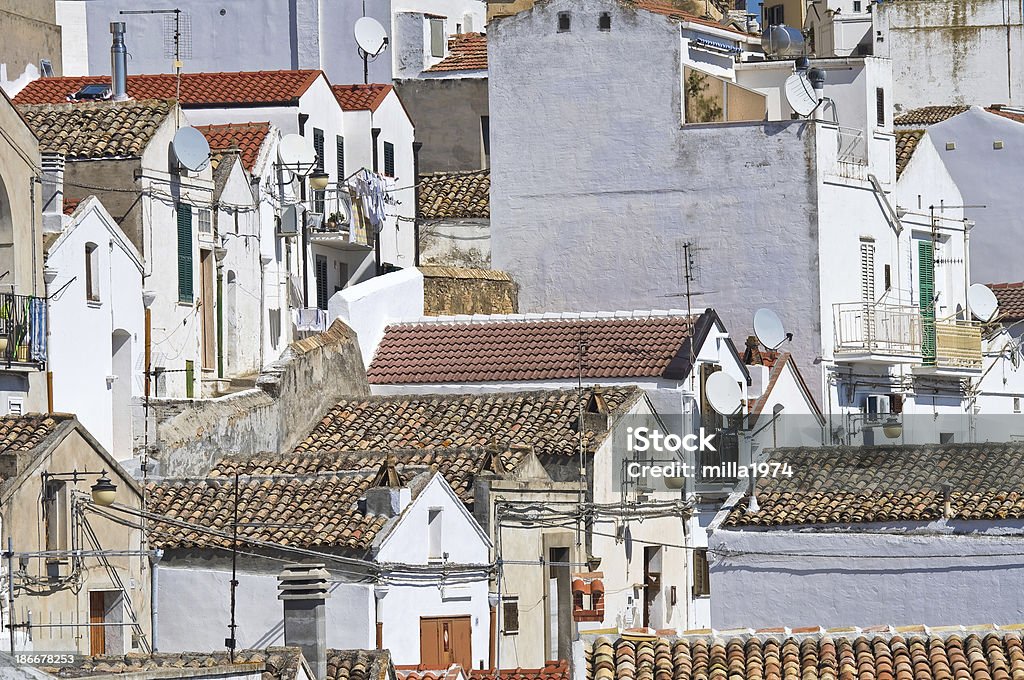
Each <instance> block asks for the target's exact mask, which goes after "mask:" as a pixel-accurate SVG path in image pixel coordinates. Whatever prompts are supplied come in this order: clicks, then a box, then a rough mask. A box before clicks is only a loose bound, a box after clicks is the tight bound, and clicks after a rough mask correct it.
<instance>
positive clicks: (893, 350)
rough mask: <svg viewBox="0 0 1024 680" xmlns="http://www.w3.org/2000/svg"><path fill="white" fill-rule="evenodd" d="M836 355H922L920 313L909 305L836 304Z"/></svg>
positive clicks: (834, 312) (834, 307)
mask: <svg viewBox="0 0 1024 680" xmlns="http://www.w3.org/2000/svg"><path fill="white" fill-rule="evenodd" d="M832 307H833V316H834V321H835V348H836V353H837V354H841V353H850V352H855V353H869V354H885V355H910V356H916V357H919V356H921V338H922V336H921V310H920V309H918V308H917V307H913V306H910V305H886V304H870V303H864V302H841V303H839V304H836V305H833V306H832Z"/></svg>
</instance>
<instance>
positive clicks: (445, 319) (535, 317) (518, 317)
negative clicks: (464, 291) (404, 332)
mask: <svg viewBox="0 0 1024 680" xmlns="http://www.w3.org/2000/svg"><path fill="white" fill-rule="evenodd" d="M701 313H702V312H693V311H690V312H687V311H686V310H683V309H675V308H673V309H650V310H642V309H638V310H631V311H624V310H619V311H615V312H605V311H601V312H530V313H525V314H456V315H441V316H421V317H418V318H416V319H408V320H403V321H396V322H394V323H391V324H388V326H420V325H453V324H460V323H461V324H484V323H492V322H499V321H504V322H512V323H532V322H535V321H614V320H616V319H636V320H641V319H674V318H690V317H695V316H696V317H699V316H700V315H701Z"/></svg>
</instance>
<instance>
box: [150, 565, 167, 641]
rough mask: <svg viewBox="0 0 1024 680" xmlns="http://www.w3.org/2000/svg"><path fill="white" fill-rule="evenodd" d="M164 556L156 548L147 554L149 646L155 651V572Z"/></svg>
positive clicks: (156, 588) (157, 594)
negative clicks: (148, 569)
mask: <svg viewBox="0 0 1024 680" xmlns="http://www.w3.org/2000/svg"><path fill="white" fill-rule="evenodd" d="M163 558H164V551H163V550H161V549H160V548H157V549H156V550H154V551H153V552H151V553H150V554H149V568H150V571H151V573H150V582H149V618H150V621H149V632H150V640H149V647H150V649H151V650H152V651H153V652H157V651H158V650H159V647H158V646H157V630H158V628H157V610H158V609H159V607H157V602H158V601H159V599H160V598H159V589H158V587H157V574H158V573H159V566H160V560H162V559H163Z"/></svg>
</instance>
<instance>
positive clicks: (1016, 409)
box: [1013, 397, 1020, 413]
mask: <svg viewBox="0 0 1024 680" xmlns="http://www.w3.org/2000/svg"><path fill="white" fill-rule="evenodd" d="M1013 412H1014V413H1020V397H1014V398H1013Z"/></svg>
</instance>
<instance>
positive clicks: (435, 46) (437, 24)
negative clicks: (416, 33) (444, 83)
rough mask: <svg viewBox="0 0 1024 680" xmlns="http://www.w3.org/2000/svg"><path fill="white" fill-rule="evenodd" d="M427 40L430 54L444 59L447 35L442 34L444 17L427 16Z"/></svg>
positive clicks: (435, 57)
mask: <svg viewBox="0 0 1024 680" xmlns="http://www.w3.org/2000/svg"><path fill="white" fill-rule="evenodd" d="M427 21H428V24H427V28H428V33H427V40H428V42H429V43H430V56H431V57H432V58H434V59H444V56H445V48H446V47H447V45H446V44H445V43H446V42H447V40H446V39H445V38H446V37H447V36H445V34H444V19H443V18H441V17H428V19H427Z"/></svg>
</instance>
